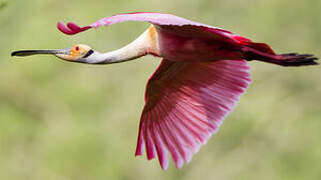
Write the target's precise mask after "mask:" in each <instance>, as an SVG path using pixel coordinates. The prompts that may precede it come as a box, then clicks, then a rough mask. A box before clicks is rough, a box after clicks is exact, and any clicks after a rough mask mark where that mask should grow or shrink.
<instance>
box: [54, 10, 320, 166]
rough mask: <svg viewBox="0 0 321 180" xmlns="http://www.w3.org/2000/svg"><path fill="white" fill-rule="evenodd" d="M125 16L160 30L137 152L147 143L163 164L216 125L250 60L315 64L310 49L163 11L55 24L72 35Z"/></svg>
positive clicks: (244, 80)
mask: <svg viewBox="0 0 321 180" xmlns="http://www.w3.org/2000/svg"><path fill="white" fill-rule="evenodd" d="M124 21H146V22H149V23H151V24H153V25H154V26H155V28H156V31H157V36H158V39H157V43H158V46H159V52H158V54H154V55H157V56H160V57H162V58H163V60H162V62H161V64H160V65H159V67H158V68H157V70H156V72H155V73H154V74H153V75H152V76H151V77H150V79H149V81H148V84H147V87H146V95H145V102H146V104H145V106H144V109H143V112H142V116H141V120H140V126H139V134H138V141H137V148H136V155H142V154H143V151H144V147H145V150H146V153H147V158H148V159H149V160H150V159H154V158H155V157H156V156H158V159H159V162H160V165H161V167H162V168H163V169H166V168H167V167H168V163H169V160H168V156H167V155H168V153H169V154H170V155H171V156H172V158H173V160H174V163H175V165H176V167H178V168H180V167H182V165H183V164H184V163H187V162H189V161H190V160H191V158H192V155H193V154H195V153H196V152H197V151H198V150H199V148H200V146H201V145H203V144H205V143H206V142H207V140H208V139H209V138H210V137H211V135H212V134H214V133H215V132H216V131H217V130H218V128H219V126H220V124H221V123H222V120H223V119H224V118H225V117H226V116H227V114H228V113H229V112H231V110H232V109H233V107H234V106H235V104H236V103H237V102H238V101H239V98H240V96H241V95H242V94H243V93H244V92H245V90H246V88H247V87H248V85H249V84H250V82H251V80H250V75H249V71H250V69H249V67H248V66H247V62H246V60H253V59H256V60H260V61H264V62H269V63H273V64H278V65H282V66H301V65H314V64H316V62H315V60H316V58H314V57H312V56H311V55H298V54H294V53H290V54H284V55H278V54H276V53H275V52H274V51H273V50H272V49H271V48H270V47H269V46H268V45H267V44H264V43H255V42H252V41H251V40H249V39H247V38H245V37H242V36H239V35H235V34H233V33H231V32H229V31H227V30H223V29H220V28H216V27H212V26H209V25H205V24H201V23H197V22H193V21H190V20H186V19H184V18H181V17H177V16H174V15H170V14H163V13H131V14H119V15H115V16H112V17H106V18H104V19H101V20H99V21H97V22H95V23H93V24H91V25H89V26H85V27H80V26H78V25H76V24H75V23H68V24H67V26H65V25H64V24H63V23H61V22H59V23H58V25H57V27H58V29H59V30H60V31H62V32H63V33H65V34H68V35H73V34H77V33H79V32H82V31H85V30H88V29H90V28H98V27H100V26H103V25H105V26H109V25H112V24H116V23H120V22H124ZM147 53H150V54H152V53H151V52H147Z"/></svg>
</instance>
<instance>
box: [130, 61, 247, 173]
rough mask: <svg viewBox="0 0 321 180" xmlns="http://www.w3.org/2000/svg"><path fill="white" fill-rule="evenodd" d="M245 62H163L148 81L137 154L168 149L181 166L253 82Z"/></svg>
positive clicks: (163, 155) (164, 163) (163, 160)
mask: <svg viewBox="0 0 321 180" xmlns="http://www.w3.org/2000/svg"><path fill="white" fill-rule="evenodd" d="M249 70H250V68H249V67H248V66H247V63H246V61H244V60H227V61H226V60H224V61H223V60H222V61H216V62H202V63H181V62H172V61H168V60H165V59H164V60H163V61H162V62H161V64H160V65H159V67H158V68H157V70H156V72H155V73H154V74H153V75H152V76H151V78H150V79H149V81H148V84H147V89H146V95H145V101H146V104H145V107H144V110H143V113H142V116H141V121H140V127H139V135H138V142H137V149H136V156H137V155H142V154H143V149H144V145H145V147H146V152H147V158H148V159H149V160H150V159H153V158H154V157H155V154H157V156H158V159H159V162H160V165H161V167H162V168H163V169H166V168H167V167H168V158H167V152H169V153H170V154H171V156H172V158H173V160H174V163H175V165H176V167H178V168H180V167H182V165H183V164H184V163H187V162H189V161H190V160H191V157H192V155H193V154H194V153H196V152H197V151H198V150H199V148H200V146H201V145H203V144H205V143H206V142H207V140H208V139H209V138H210V137H211V135H212V134H214V133H215V132H216V131H217V130H218V128H219V126H220V124H221V123H222V120H223V119H224V117H225V116H226V115H227V114H228V113H229V112H230V111H231V110H232V109H233V107H234V105H235V104H236V102H238V101H239V98H240V96H241V94H242V93H244V91H245V89H246V88H247V87H248V85H249V83H250V81H251V80H250V75H249Z"/></svg>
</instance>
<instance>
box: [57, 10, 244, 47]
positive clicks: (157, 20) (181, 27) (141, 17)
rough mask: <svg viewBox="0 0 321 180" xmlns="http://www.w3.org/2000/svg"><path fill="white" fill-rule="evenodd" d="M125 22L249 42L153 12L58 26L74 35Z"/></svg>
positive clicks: (234, 41)
mask: <svg viewBox="0 0 321 180" xmlns="http://www.w3.org/2000/svg"><path fill="white" fill-rule="evenodd" d="M125 21H144V22H149V23H151V24H154V25H157V26H159V27H160V28H164V29H166V30H168V31H171V32H174V33H175V32H176V33H179V34H180V35H184V34H186V35H187V36H201V37H203V38H204V37H205V38H214V39H217V40H221V41H225V42H229V43H236V44H238V43H240V42H241V43H242V42H243V41H249V40H248V39H246V38H243V37H241V36H238V35H233V34H232V33H231V32H229V31H227V30H223V29H220V28H216V27H212V26H209V25H205V24H201V23H197V22H194V21H190V20H187V19H184V18H181V17H178V16H174V15H171V14H164V13H151V12H149V13H148V12H138V13H129V14H118V15H115V16H111V17H106V18H103V19H101V20H98V21H96V22H94V23H93V24H90V25H89V26H85V27H79V26H78V25H76V24H75V23H73V22H70V23H67V26H65V25H64V24H63V23H61V22H59V23H58V24H57V27H58V29H59V30H60V31H61V32H63V33H65V34H68V35H73V34H77V33H79V32H82V31H85V30H88V29H90V28H98V27H100V26H103V25H105V26H109V25H112V24H117V23H121V22H125ZM195 32H197V33H195Z"/></svg>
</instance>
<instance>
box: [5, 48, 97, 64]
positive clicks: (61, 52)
mask: <svg viewBox="0 0 321 180" xmlns="http://www.w3.org/2000/svg"><path fill="white" fill-rule="evenodd" d="M94 52H95V51H94V50H93V49H92V48H91V47H89V46H88V45H85V44H77V45H74V46H73V47H71V48H65V49H55V50H22V51H14V52H12V53H11V56H31V55H38V54H52V55H55V56H57V57H58V58H60V59H63V60H67V61H71V62H80V63H85V62H86V59H87V58H88V57H90V56H91V55H92V54H94Z"/></svg>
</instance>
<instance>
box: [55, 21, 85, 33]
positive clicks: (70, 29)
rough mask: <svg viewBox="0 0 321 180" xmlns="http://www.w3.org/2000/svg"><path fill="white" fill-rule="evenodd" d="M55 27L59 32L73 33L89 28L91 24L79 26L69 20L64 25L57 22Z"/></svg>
mask: <svg viewBox="0 0 321 180" xmlns="http://www.w3.org/2000/svg"><path fill="white" fill-rule="evenodd" d="M57 28H58V30H59V31H60V32H62V33H64V34H67V35H74V34H78V33H80V32H83V31H86V30H88V29H90V28H91V26H85V27H80V26H78V25H77V24H75V23H73V22H69V23H67V24H66V25H65V24H64V23H63V22H58V23H57Z"/></svg>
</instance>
